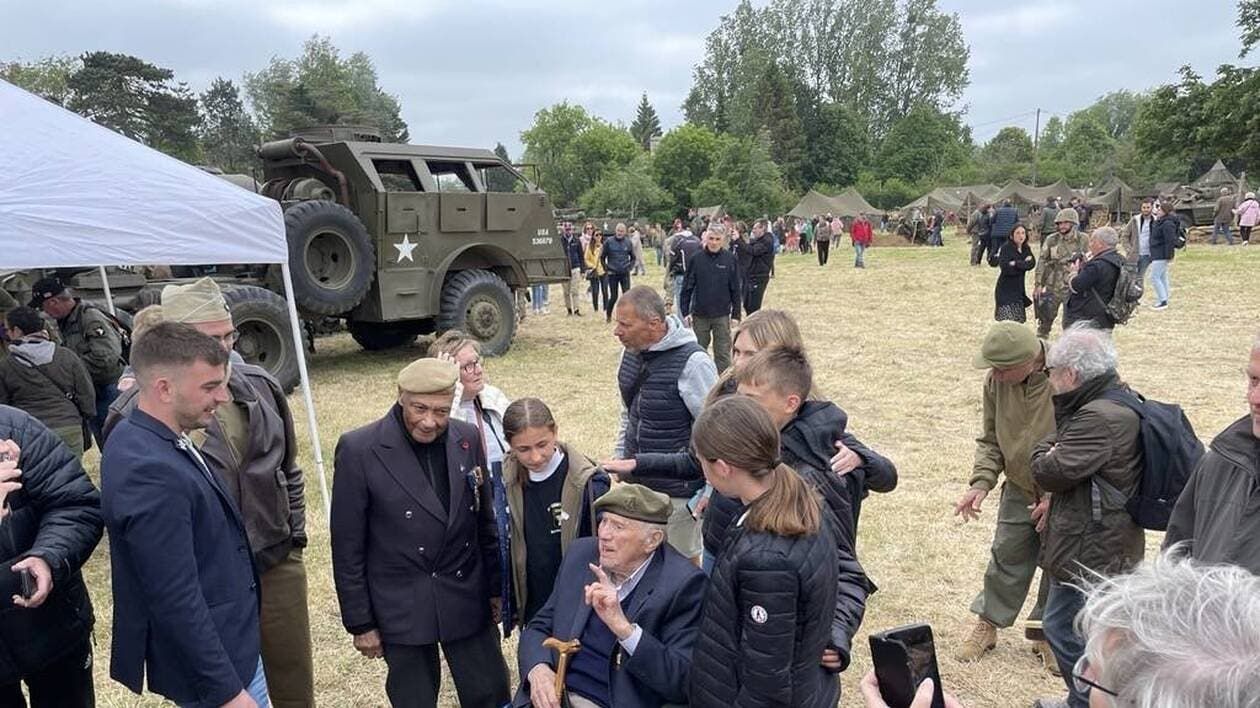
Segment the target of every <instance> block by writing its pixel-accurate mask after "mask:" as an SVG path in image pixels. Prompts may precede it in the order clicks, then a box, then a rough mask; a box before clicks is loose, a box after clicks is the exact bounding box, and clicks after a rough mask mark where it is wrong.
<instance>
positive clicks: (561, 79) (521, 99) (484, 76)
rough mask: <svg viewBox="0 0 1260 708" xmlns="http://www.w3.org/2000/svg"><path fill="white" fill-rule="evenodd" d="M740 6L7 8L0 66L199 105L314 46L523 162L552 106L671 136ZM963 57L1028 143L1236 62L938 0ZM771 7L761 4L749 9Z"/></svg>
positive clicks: (1078, 25) (1204, 40) (984, 1)
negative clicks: (12, 64) (141, 85)
mask: <svg viewBox="0 0 1260 708" xmlns="http://www.w3.org/2000/svg"><path fill="white" fill-rule="evenodd" d="M736 1H737V0H685V1H683V2H679V1H678V0H615V1H613V2H607V1H602V2H601V1H599V0H97V1H95V2H86V1H80V2H69V1H68V0H40V1H39V2H29V1H26V0H0V18H3V19H2V20H0V60H14V59H21V60H33V59H36V58H39V57H42V56H45V55H48V54H58V53H70V54H78V53H80V52H83V51H88V50H108V51H113V52H123V53H128V54H134V55H136V56H139V57H141V58H143V59H146V60H148V61H151V62H153V63H156V64H158V65H161V66H165V67H168V68H171V69H173V70H174V71H175V74H176V77H177V78H178V79H180V80H183V81H186V82H188V84H189V85H190V86H192V87H193V88H194V89H196V90H201V89H203V88H204V87H205V86H206V85H207V84H208V83H209V81H210V80H211V79H213V78H214V77H215V76H219V75H222V76H226V77H228V78H231V79H234V80H237V81H239V79H240V78H241V76H242V74H244V73H245V72H247V71H256V70H258V69H260V68H262V67H264V66H265V65H266V64H267V62H268V60H269V59H270V57H272V56H284V57H293V56H296V55H297V54H298V52H299V51H300V49H301V44H302V42H303V40H304V39H306V38H307V37H309V36H310V35H311V34H313V33H319V34H324V35H328V36H330V37H331V38H332V40H333V43H334V44H335V45H336V46H337V47H338V48H340V49H341V50H342V51H343V52H345V53H347V54H348V53H350V52H353V51H358V50H362V51H365V52H367V53H368V54H369V55H370V56H371V57H372V59H373V60H374V61H375V63H376V67H377V69H378V71H379V73H380V79H381V85H382V86H383V87H384V89H385V90H386V91H389V92H390V93H393V94H395V95H397V96H398V98H399V100H400V101H401V102H402V106H403V118H404V120H406V121H407V124H408V125H409V127H410V129H411V137H412V140H413V141H414V142H423V143H436V144H451V145H461V146H477V147H482V146H484V147H492V146H493V145H494V143H495V142H496V141H502V142H503V143H504V144H506V145H507V146H508V148H509V150H510V151H511V153H512V157H513V158H518V157H519V150H520V132H521V130H523V129H525V128H527V127H528V126H529V125H530V123H531V122H532V119H533V115H534V113H535V111H537V110H538V109H539V108H542V107H545V106H548V105H551V104H553V103H556V102H558V101H561V100H566V99H567V100H569V101H571V102H577V103H581V104H582V105H584V106H586V107H587V108H588V109H589V110H590V111H592V112H593V113H594V114H596V115H598V116H600V117H603V118H605V119H608V120H611V121H614V122H616V121H621V122H624V123H625V124H627V125H628V124H629V123H630V121H632V120H633V119H634V112H635V106H636V104H637V102H638V98H639V94H640V93H641V92H643V91H647V92H648V96H649V98H650V100H651V101H652V103H653V104H654V105H655V106H656V109H657V111H658V113H659V114H660V116H661V122H662V124H663V126H664V127H665V129H666V130H668V129H669V128H670V127H672V126H674V125H677V124H678V123H679V122H681V121H682V112H681V110H680V107H679V106H680V104H681V103H682V101H683V99H684V98H685V97H686V94H687V91H688V90H689V88H690V86H691V69H692V67H693V66H694V65H695V64H696V63H697V62H698V61H699V60H700V59H701V57H702V55H703V48H704V38H705V36H706V35H707V34H708V33H709V32H710V31H711V30H712V29H713V28H715V27H716V26H717V24H718V21H719V18H720V16H721V15H722V14H724V13H727V12H730V11H731V10H732V9H733V8H734V6H735V4H736ZM939 2H940V5H941V7H942V8H943V9H945V10H946V11H950V12H957V13H958V14H959V15H960V17H961V18H962V24H963V29H964V31H965V32H966V34H967V43H968V44H969V45H970V47H971V61H970V69H971V85H970V87H969V88H968V90H967V92H966V94H965V96H964V98H963V106H961V107H965V108H966V120H967V122H968V123H969V124H971V125H972V126H973V127H974V133H975V137H976V139H977V140H978V141H983V140H985V139H987V138H989V137H991V136H992V135H993V134H994V133H996V132H997V131H998V130H999V129H1000V128H1001V127H1002V126H1004V125H1012V124H1013V125H1020V126H1023V127H1025V128H1026V129H1027V130H1029V131H1030V132H1031V130H1032V127H1033V116H1032V115H1031V114H1030V112H1031V111H1032V110H1033V109H1035V108H1042V109H1043V110H1044V111H1048V112H1049V113H1048V114H1043V118H1042V120H1043V122H1044V120H1045V119H1046V117H1047V116H1048V115H1049V114H1059V115H1061V116H1066V115H1067V114H1068V113H1070V112H1071V111H1073V110H1075V109H1078V108H1081V107H1083V106H1086V105H1088V104H1090V103H1091V102H1093V100H1094V99H1096V98H1097V97H1098V96H1100V95H1102V94H1104V93H1106V92H1108V91H1111V90H1115V89H1121V88H1126V89H1130V90H1142V89H1146V88H1149V87H1151V86H1155V85H1158V84H1161V83H1166V82H1169V81H1172V80H1174V79H1175V73H1174V72H1175V71H1176V69H1177V67H1179V66H1181V65H1182V64H1190V65H1191V66H1193V67H1194V68H1195V69H1196V70H1197V71H1199V72H1200V73H1202V74H1204V75H1205V76H1211V75H1212V73H1213V72H1214V69H1215V67H1216V66H1217V65H1219V64H1221V63H1225V62H1235V61H1237V59H1236V56H1237V51H1238V30H1237V28H1236V27H1235V26H1234V20H1235V12H1236V9H1235V8H1236V6H1235V3H1234V2H1232V0H1195V2H1190V3H1187V2H1184V1H1174V0H1041V1H1039V2H1035V3H1033V2H1023V1H1021V0H939ZM757 4H759V5H760V4H763V3H760V2H759V3H757Z"/></svg>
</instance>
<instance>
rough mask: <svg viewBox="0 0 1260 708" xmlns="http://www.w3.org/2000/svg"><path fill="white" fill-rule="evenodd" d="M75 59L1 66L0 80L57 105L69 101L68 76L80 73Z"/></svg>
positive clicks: (46, 59)
mask: <svg viewBox="0 0 1260 708" xmlns="http://www.w3.org/2000/svg"><path fill="white" fill-rule="evenodd" d="M80 65H81V64H80V61H79V59H78V57H70V56H64V55H62V56H50V57H44V58H43V59H40V60H38V61H35V62H31V63H29V64H23V63H22V62H16V61H15V62H9V63H0V79H4V80H5V81H8V82H9V83H11V84H13V85H14V86H17V87H19V88H23V89H26V90H27V91H30V92H31V93H33V94H35V95H36V96H40V97H41V98H44V99H47V100H49V101H52V102H53V103H56V104H57V105H59V106H64V105H66V101H67V100H68V99H69V98H70V76H71V75H72V74H73V73H74V72H76V71H78V70H79V67H80Z"/></svg>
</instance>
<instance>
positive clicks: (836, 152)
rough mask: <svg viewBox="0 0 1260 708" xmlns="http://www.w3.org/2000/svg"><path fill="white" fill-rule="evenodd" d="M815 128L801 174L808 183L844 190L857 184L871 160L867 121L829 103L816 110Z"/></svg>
mask: <svg viewBox="0 0 1260 708" xmlns="http://www.w3.org/2000/svg"><path fill="white" fill-rule="evenodd" d="M814 125H815V131H816V132H815V133H814V134H813V135H811V136H810V137H809V141H808V143H807V144H808V148H809V156H808V160H807V164H806V166H805V170H804V173H805V176H806V179H807V181H808V183H811V184H812V183H815V182H824V183H827V184H831V185H835V186H837V187H845V186H848V185H851V184H853V183H854V182H856V181H857V180H858V175H859V174H860V173H861V171H862V170H863V169H864V168H865V167H866V165H867V164H868V163H869V162H870V159H871V137H870V132H869V131H868V129H867V125H866V121H865V120H864V119H863V118H862V116H861V115H860V114H859V113H858V112H857V111H855V110H854V109H852V108H850V107H849V106H847V105H845V104H843V103H828V104H826V105H824V106H822V107H820V108H819V109H818V117H817V119H816V120H815V121H814Z"/></svg>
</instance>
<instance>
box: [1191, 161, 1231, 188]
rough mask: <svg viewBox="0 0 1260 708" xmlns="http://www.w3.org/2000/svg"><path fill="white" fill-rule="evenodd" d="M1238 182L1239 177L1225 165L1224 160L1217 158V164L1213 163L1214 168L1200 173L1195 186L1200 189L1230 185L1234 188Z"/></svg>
mask: <svg viewBox="0 0 1260 708" xmlns="http://www.w3.org/2000/svg"><path fill="white" fill-rule="evenodd" d="M1237 184H1238V178H1237V177H1235V176H1234V174H1233V173H1232V172H1230V171H1229V168H1227V167H1226V166H1225V163H1224V162H1221V161H1220V160H1217V161H1216V164H1215V165H1212V169H1210V170H1208V171H1207V172H1204V173H1203V174H1201V175H1199V178H1198V179H1196V180H1195V181H1194V185H1193V186H1195V187H1198V188H1200V189H1202V188H1206V187H1216V188H1220V187H1229V188H1231V189H1232V188H1233V187H1234V186H1235V185H1237Z"/></svg>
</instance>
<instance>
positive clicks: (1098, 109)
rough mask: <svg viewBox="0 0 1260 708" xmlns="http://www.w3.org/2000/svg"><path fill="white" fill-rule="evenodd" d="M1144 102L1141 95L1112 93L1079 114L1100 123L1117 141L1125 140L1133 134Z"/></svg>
mask: <svg viewBox="0 0 1260 708" xmlns="http://www.w3.org/2000/svg"><path fill="white" fill-rule="evenodd" d="M1142 101H1143V98H1142V96H1141V95H1140V94H1136V93H1133V92H1131V91H1112V92H1111V93H1108V94H1106V95H1105V96H1103V97H1102V98H1099V99H1098V100H1097V101H1095V102H1094V103H1093V105H1091V106H1089V107H1087V108H1084V109H1082V110H1081V111H1079V112H1080V113H1085V114H1087V115H1089V116H1091V117H1092V118H1093V119H1094V120H1096V121H1098V123H1099V124H1100V125H1102V126H1103V128H1104V129H1106V131H1107V134H1108V135H1110V136H1111V137H1112V138H1114V139H1115V140H1124V139H1126V138H1128V137H1129V135H1130V134H1131V133H1132V132H1133V121H1134V119H1135V118H1136V117H1137V113H1138V108H1139V107H1140V106H1141V104H1142Z"/></svg>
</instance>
